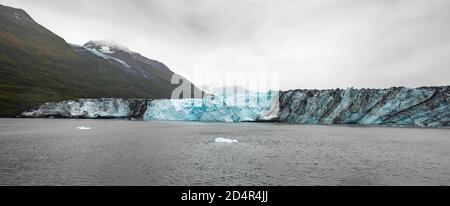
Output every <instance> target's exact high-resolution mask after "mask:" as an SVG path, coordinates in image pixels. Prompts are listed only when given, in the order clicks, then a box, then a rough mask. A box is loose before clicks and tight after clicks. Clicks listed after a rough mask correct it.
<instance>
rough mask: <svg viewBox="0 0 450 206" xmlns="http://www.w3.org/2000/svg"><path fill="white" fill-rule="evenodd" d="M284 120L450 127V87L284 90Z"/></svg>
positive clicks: (306, 122) (310, 122)
mask: <svg viewBox="0 0 450 206" xmlns="http://www.w3.org/2000/svg"><path fill="white" fill-rule="evenodd" d="M279 101H280V108H279V113H278V118H279V121H280V122H286V123H294V124H359V125H389V126H411V127H448V125H449V122H450V107H449V101H450V92H449V87H448V86H444V87H420V88H415V89H411V88H405V87H392V88H389V89H353V88H349V89H328V90H290V91H285V92H280V99H279Z"/></svg>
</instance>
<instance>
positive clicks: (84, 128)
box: [77, 127, 91, 130]
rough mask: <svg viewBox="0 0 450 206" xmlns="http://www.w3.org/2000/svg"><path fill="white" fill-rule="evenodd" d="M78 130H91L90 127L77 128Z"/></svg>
mask: <svg viewBox="0 0 450 206" xmlns="http://www.w3.org/2000/svg"><path fill="white" fill-rule="evenodd" d="M77 129H79V130H91V128H90V127H77Z"/></svg>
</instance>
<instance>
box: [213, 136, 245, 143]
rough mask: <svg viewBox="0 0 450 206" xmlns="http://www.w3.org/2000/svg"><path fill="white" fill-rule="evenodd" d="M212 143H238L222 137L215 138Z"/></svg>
mask: <svg viewBox="0 0 450 206" xmlns="http://www.w3.org/2000/svg"><path fill="white" fill-rule="evenodd" d="M214 142H216V143H238V142H239V141H238V140H237V139H226V138H223V137H217V138H216V139H215V140H214Z"/></svg>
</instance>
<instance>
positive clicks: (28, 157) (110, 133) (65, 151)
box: [0, 119, 450, 185]
mask: <svg viewBox="0 0 450 206" xmlns="http://www.w3.org/2000/svg"><path fill="white" fill-rule="evenodd" d="M81 126H84V127H90V128H91V129H90V130H80V129H77V127H81ZM217 137H224V138H232V139H238V140H239V143H233V144H227V143H215V142H214V139H215V138H217ZM0 185H450V130H449V129H415V128H383V127H348V126H318V125H285V124H275V123H273V124H272V123H199V122H144V121H127V120H67V119H66V120H61V119H0Z"/></svg>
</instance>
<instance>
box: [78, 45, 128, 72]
mask: <svg viewBox="0 0 450 206" xmlns="http://www.w3.org/2000/svg"><path fill="white" fill-rule="evenodd" d="M84 48H85V49H86V50H88V51H90V52H91V53H93V54H95V55H97V56H99V57H102V58H104V59H107V60H108V59H111V60H114V61H116V62H119V63H120V64H122V65H124V66H125V67H127V68H130V67H131V66H130V65H128V64H127V63H126V62H124V61H122V60H120V59H117V58H114V57H112V56H108V55H106V54H103V53H102V52H99V51H97V50H95V49H91V48H89V47H84Z"/></svg>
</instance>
